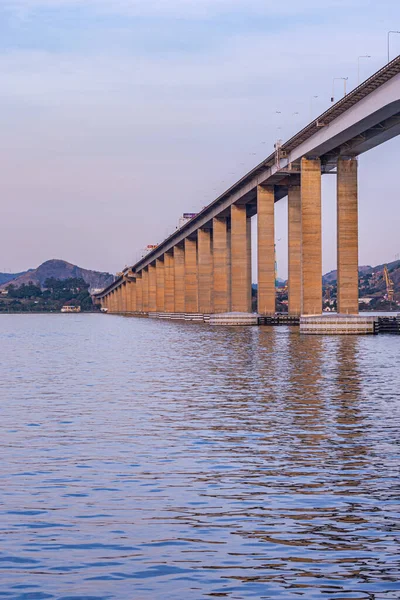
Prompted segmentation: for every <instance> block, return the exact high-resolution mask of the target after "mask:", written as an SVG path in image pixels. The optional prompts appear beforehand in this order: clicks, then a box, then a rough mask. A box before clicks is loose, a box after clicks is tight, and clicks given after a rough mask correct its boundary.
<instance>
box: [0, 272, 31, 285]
mask: <svg viewBox="0 0 400 600" xmlns="http://www.w3.org/2000/svg"><path fill="white" fill-rule="evenodd" d="M30 270H31V271H33V269H30ZM27 272H28V271H22V273H0V286H1V285H3V283H9V282H10V281H12V280H13V279H17V277H20V276H21V275H25V273H27Z"/></svg>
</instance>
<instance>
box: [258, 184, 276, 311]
mask: <svg viewBox="0 0 400 600" xmlns="http://www.w3.org/2000/svg"><path fill="white" fill-rule="evenodd" d="M257 236H258V239H257V263H258V309H257V310H258V313H259V314H261V315H273V314H275V192H274V187H273V186H261V185H259V186H258V187H257Z"/></svg>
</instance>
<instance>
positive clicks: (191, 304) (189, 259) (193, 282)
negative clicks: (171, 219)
mask: <svg viewBox="0 0 400 600" xmlns="http://www.w3.org/2000/svg"><path fill="white" fill-rule="evenodd" d="M185 312H187V313H197V312H199V299H198V281H197V240H195V239H194V240H191V239H189V238H186V239H185Z"/></svg>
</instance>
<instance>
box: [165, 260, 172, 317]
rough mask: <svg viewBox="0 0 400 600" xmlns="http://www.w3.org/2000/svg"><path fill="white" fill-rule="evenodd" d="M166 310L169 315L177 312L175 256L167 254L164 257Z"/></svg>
mask: <svg viewBox="0 0 400 600" xmlns="http://www.w3.org/2000/svg"><path fill="white" fill-rule="evenodd" d="M164 277H165V279H164V286H165V290H164V305H165V306H164V309H165V312H167V313H173V312H175V273H174V255H173V253H172V252H166V253H165V255H164Z"/></svg>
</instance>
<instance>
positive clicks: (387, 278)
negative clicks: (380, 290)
mask: <svg viewBox="0 0 400 600" xmlns="http://www.w3.org/2000/svg"><path fill="white" fill-rule="evenodd" d="M383 274H384V277H385V282H386V294H387V299H388V300H389V302H393V298H394V285H393V281H392V280H391V278H390V275H389V270H388V268H387V265H385V266H384V267H383Z"/></svg>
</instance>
